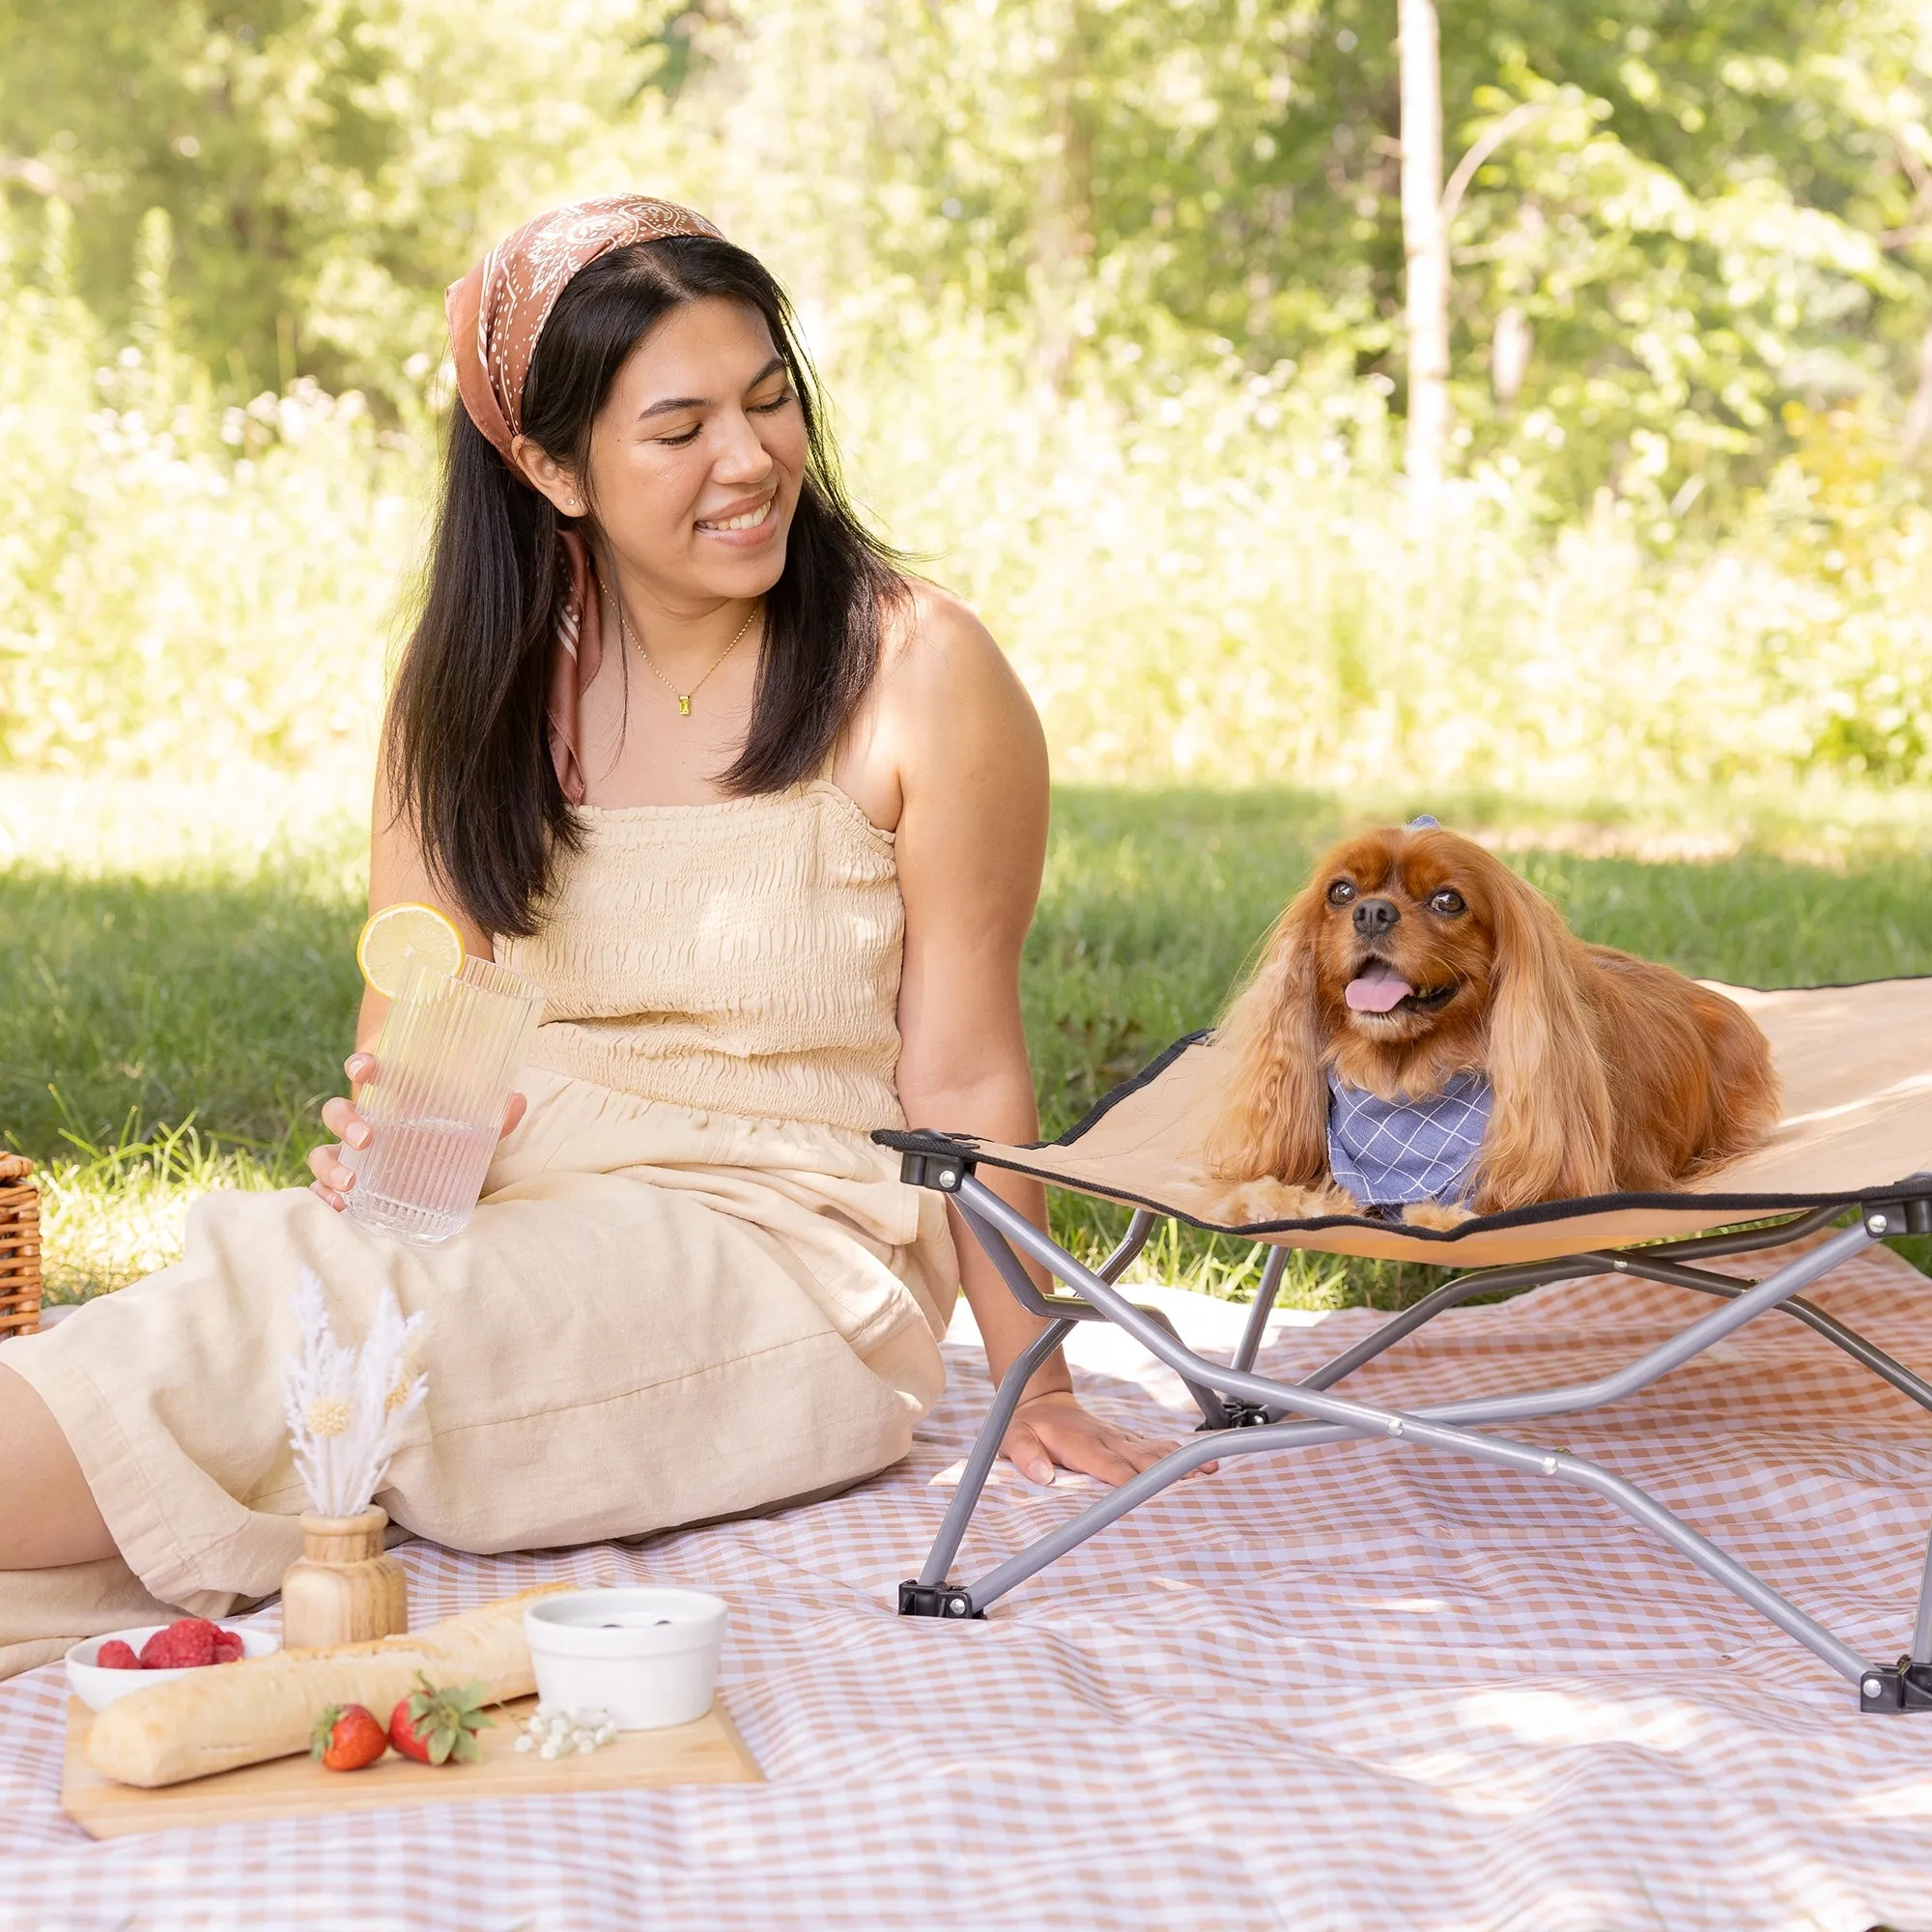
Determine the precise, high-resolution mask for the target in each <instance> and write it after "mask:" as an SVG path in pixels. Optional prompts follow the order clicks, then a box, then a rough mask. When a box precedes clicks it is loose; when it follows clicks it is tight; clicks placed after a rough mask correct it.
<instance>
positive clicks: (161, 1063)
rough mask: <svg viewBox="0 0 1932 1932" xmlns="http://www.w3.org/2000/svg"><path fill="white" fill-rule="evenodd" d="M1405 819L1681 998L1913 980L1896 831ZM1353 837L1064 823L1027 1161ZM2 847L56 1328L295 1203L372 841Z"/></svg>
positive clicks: (1048, 928) (1230, 1281)
mask: <svg viewBox="0 0 1932 1932" xmlns="http://www.w3.org/2000/svg"><path fill="white" fill-rule="evenodd" d="M338 795H339V794H338ZM1422 803H1424V802H1421V801H1404V800H1390V801H1384V802H1383V806H1382V809H1383V810H1384V811H1387V810H1410V809H1420V808H1421V804H1422ZM1427 803H1429V804H1431V805H1433V806H1434V807H1435V809H1436V810H1439V811H1441V812H1442V814H1443V815H1444V816H1445V817H1447V818H1450V819H1452V820H1453V821H1454V822H1458V823H1462V824H1464V825H1469V826H1478V827H1486V828H1487V829H1488V830H1489V831H1490V832H1492V833H1493V834H1495V835H1497V836H1498V837H1499V838H1501V839H1502V842H1504V843H1505V844H1506V845H1508V846H1510V847H1511V848H1512V851H1513V858H1514V862H1515V863H1517V864H1519V865H1520V866H1521V867H1522V868H1523V869H1524V870H1525V871H1526V872H1527V873H1528V874H1529V876H1530V877H1531V878H1533V879H1534V880H1535V881H1536V882H1537V883H1538V884H1539V885H1542V886H1543V887H1545V888H1546V889H1547V890H1548V891H1550V892H1551V893H1553V894H1554V895H1556V897H1557V898H1558V899H1559V900H1560V901H1561V902H1562V904H1563V905H1564V907H1565V908H1566V910H1567V911H1568V913H1569V915H1570V917H1571V919H1572V921H1573V923H1575V924H1576V926H1577V928H1578V929H1579V930H1580V931H1582V932H1583V933H1585V934H1587V935H1588V936H1589V937H1591V938H1594V939H1599V940H1603V941H1605V942H1607V943H1609V944H1611V945H1616V946H1622V947H1627V948H1629V949H1631V950H1632V951H1634V952H1642V953H1646V954H1648V955H1650V956H1652V957H1655V958H1660V959H1664V960H1668V961H1669V962H1671V963H1672V964H1674V965H1677V966H1680V967H1683V968H1685V969H1686V970H1689V971H1691V972H1695V973H1699V974H1704V975H1710V976H1714V977H1718V978H1721V979H1729V980H1739V981H1744V982H1747V983H1751V984H1757V985H1790V984H1801V983H1805V982H1808V981H1817V980H1856V979H1865V978H1874V977H1880V976H1885V975H1890V974H1907V973H1932V859H1927V858H1926V857H1924V856H1922V847H1921V846H1920V845H1919V843H1918V840H1917V839H1916V838H1900V837H1899V836H1897V828H1896V827H1895V826H1893V827H1891V828H1890V829H1888V828H1887V826H1886V825H1885V824H1883V823H1881V824H1879V825H1877V826H1876V827H1875V828H1874V829H1872V830H1870V831H1869V832H1867V833H1866V834H1864V835H1861V837H1859V838H1854V839H1852V840H1850V841H1847V840H1846V839H1845V838H1844V837H1843V836H1842V829H1841V830H1840V834H1839V836H1837V837H1836V838H1830V839H1828V838H1822V837H1820V836H1819V835H1818V832H1817V828H1816V827H1815V826H1812V827H1808V828H1807V827H1804V826H1799V827H1797V828H1796V829H1795V830H1794V829H1793V828H1791V827H1786V828H1784V829H1783V830H1782V831H1777V832H1776V833H1775V835H1772V836H1767V837H1765V838H1762V839H1761V841H1760V842H1759V843H1758V844H1755V845H1753V844H1752V843H1750V842H1748V840H1747V842H1746V843H1745V844H1744V846H1743V848H1742V849H1738V850H1729V849H1727V848H1728V847H1729V846H1730V845H1731V844H1732V843H1733V842H1734V841H1735V834H1734V833H1720V834H1712V835H1710V836H1708V837H1704V836H1701V835H1700V836H1699V837H1698V838H1686V837H1684V836H1682V835H1681V834H1679V835H1673V836H1668V837H1666V836H1662V835H1660V834H1659V833H1658V832H1657V831H1656V830H1655V829H1654V828H1653V829H1649V830H1646V829H1645V827H1644V826H1643V824H1642V823H1640V822H1632V823H1630V824H1627V825H1625V826H1622V827H1618V826H1616V825H1608V826H1605V824H1604V823H1603V822H1602V819H1601V817H1599V818H1598V819H1596V820H1593V821H1590V822H1587V823H1579V822H1578V821H1577V820H1575V819H1565V818H1562V817H1560V816H1558V815H1554V814H1551V813H1548V812H1542V813H1536V812H1529V811H1526V810H1510V809H1508V808H1505V807H1501V806H1498V805H1496V804H1493V803H1470V802H1457V801H1442V800H1432V801H1427ZM1354 815H1356V814H1355V813H1354V812H1353V811H1352V810H1345V808H1344V807H1343V806H1342V805H1341V804H1339V803H1338V802H1337V801H1336V800H1334V799H1332V798H1322V797H1316V796H1310V795H1303V794H1296V793H1293V792H1288V791H1276V792H1243V793H1211V792H1200V791H1195V792H1176V791H1145V792H1135V791H1125V790H1098V789H1094V790H1077V789H1069V790H1064V791H1062V792H1061V793H1060V794H1059V795H1058V796H1057V799H1056V803H1055V817H1054V833H1053V843H1052V849H1051V853H1050V857H1049V862H1048V871H1047V879H1046V888H1045V893H1044V895H1043V898H1042V902H1041V907H1040V912H1039V917H1038V920H1037V923H1036V925H1035V929H1034V933H1033V937H1032V940H1031V942H1030V944H1029V946H1028V952H1027V969H1026V982H1025V992H1026V1004H1027V1024H1028V1033H1029V1037H1030V1039H1031V1042H1032V1047H1033V1053H1034V1062H1035V1067H1036V1072H1037V1080H1038V1085H1039V1094H1040V1106H1041V1112H1042V1116H1043V1119H1044V1122H1045V1127H1046V1131H1047V1132H1048V1133H1049V1134H1051V1133H1055V1132H1058V1131H1059V1130H1060V1129H1062V1128H1063V1127H1065V1125H1067V1124H1068V1123H1069V1122H1071V1121H1073V1120H1074V1119H1076V1118H1077V1117H1078V1116H1079V1115H1080V1114H1081V1113H1083V1112H1084V1111H1085V1110H1086V1109H1087V1108H1088V1107H1089V1106H1090V1105H1091V1104H1092V1103H1093V1101H1094V1099H1095V1098H1097V1097H1098V1095H1099V1094H1101V1093H1103V1092H1104V1091H1105V1090H1106V1089H1107V1088H1108V1087H1109V1086H1111V1085H1112V1084H1114V1083H1115V1082H1116V1081H1117V1080H1119V1079H1122V1078H1123V1077H1124V1076H1126V1075H1127V1074H1129V1073H1131V1072H1133V1071H1134V1070H1136V1069H1137V1068H1138V1067H1139V1066H1140V1065H1142V1064H1143V1063H1144V1062H1145V1061H1146V1060H1148V1059H1149V1058H1150V1057H1151V1055H1152V1054H1153V1053H1154V1052H1156V1051H1157V1050H1158V1049H1159V1048H1160V1047H1161V1046H1163V1045H1165V1044H1166V1043H1167V1041H1168V1040H1170V1039H1171V1038H1173V1037H1175V1036H1176V1035H1178V1034H1179V1033H1183V1032H1186V1031H1188V1030H1189V1029H1192V1028H1194V1027H1198V1026H1202V1025H1204V1024H1207V1023H1208V1022H1209V1021H1210V1020H1211V1019H1212V1018H1213V1017H1214V1015H1215V1013H1216V1010H1217V1009H1218V1008H1219V1006H1220V1003H1221V1002H1222V1000H1223V998H1224V997H1225V994H1226V992H1227V989H1228V987H1229V985H1230V983H1231V982H1232V981H1233V980H1234V979H1235V978H1236V975H1237V974H1238V972H1239V970H1240V968H1241V965H1242V963H1243V960H1244V958H1245V956H1246V955H1247V953H1248V952H1249V949H1250V948H1251V947H1252V945H1253V944H1254V942H1255V940H1256V939H1257V937H1258V936H1259V934H1260V933H1261V932H1262V931H1263V930H1264V927H1265V926H1266V924H1267V923H1268V921H1269V920H1270V919H1271V918H1272V917H1273V915H1274V913H1275V912H1276V910H1277V909H1278V908H1279V906H1280V904H1281V902H1282V901H1283V899H1284V898H1285V897H1286V896H1287V895H1289V894H1290V892H1291V891H1293V888H1294V887H1295V886H1296V885H1297V884H1298V883H1299V881H1300V879H1301V877H1302V875H1303V873H1304V872H1305V870H1306V868H1307V867H1308V865H1309V863H1310V861H1311V859H1312V857H1313V855H1314V853H1315V852H1316V851H1317V850H1318V849H1319V848H1320V847H1321V845H1322V844H1323V843H1325V842H1326V840H1327V839H1328V838H1331V837H1332V836H1333V835H1334V834H1335V833H1336V832H1337V831H1338V830H1339V829H1340V828H1341V827H1342V826H1343V825H1344V824H1345V823H1347V822H1349V819H1350V817H1352V816H1354ZM0 825H4V826H5V827H6V828H7V831H8V833H9V834H10V835H11V843H10V845H9V846H8V847H7V848H5V849H6V850H7V852H8V854H9V858H10V863H9V864H8V865H7V866H6V867H5V868H4V869H0V932H4V934H5V941H6V943H5V946H4V948H0V1139H4V1141H6V1142H7V1143H8V1144H11V1145H13V1146H14V1147H17V1148H20V1149H22V1150H23V1151H26V1152H28V1153H30V1154H33V1155H35V1156H36V1157H37V1158H40V1159H42V1160H44V1161H47V1162H49V1163H50V1164H51V1172H50V1174H49V1176H48V1239H47V1272H48V1280H49V1286H50V1290H51V1292H52V1294H53V1295H54V1296H55V1297H56V1298H71V1297H74V1296H80V1295H85V1294H88V1293H95V1292H98V1291H99V1290H101V1289H104V1288H109V1287H113V1286H117V1285H119V1284H120V1283H121V1282H123V1281H126V1280H128V1279H130V1278H132V1277H133V1276H135V1275H138V1274H139V1273H141V1272H144V1271H146V1270H147V1269H148V1268H151V1267H154V1266H156V1265H160V1264H164V1263H165V1262H166V1261H167V1260H168V1259H170V1258H171V1257H172V1255H173V1254H174V1252H176V1250H177V1247H178V1243H179V1240H180V1222H181V1216H182V1214H183V1212H184V1211H185V1205H186V1202H187V1201H188V1200H189V1199H190V1198H191V1197H192V1196H193V1195H194V1194H196V1193H198V1192H200V1191H202V1190H203V1189H205V1188H207V1187H208V1186H211V1185H216V1184H231V1185H253V1186H266V1185H275V1184H282V1183H286V1182H289V1181H292V1180H294V1179H298V1177H300V1175H301V1173H302V1168H301V1157H302V1155H303V1153H304V1152H305V1151H306V1150H307V1148H308V1147H309V1146H310V1145H311V1144H312V1143H313V1142H314V1141H315V1140H316V1139H318V1138H319V1137H320V1126H319V1123H318V1122H317V1120H316V1108H317V1106H318V1105H319V1103H320V1101H321V1099H322V1097H323V1096H324V1095H326V1094H328V1093H331V1092H333V1091H335V1090H336V1086H337V1084H338V1080H339V1072H338V1069H339V1063H340V1060H341V1057H342V1054H343V1052H344V1051H345V1047H346V1042H347V1040H348V1037H349V1031H350V1027H351V1023H352V1018H353V1013H354V1009H355V999H356V994H357V989H358V980H357V978H356V973H355V963H354V959H353V956H352V946H353V942H354V937H355V928H356V925H357V923H358V922H359V920H360V918H361V912H362V905H361V887H360V868H361V845H362V840H363V833H362V830H361V825H360V822H359V813H356V812H354V811H351V810H348V809H346V808H341V807H330V806H328V805H327V800H326V799H325V800H324V802H323V809H321V810H314V809H310V808H307V807H306V806H305V805H304V803H303V799H302V795H301V794H300V792H299V791H298V790H291V789H290V788H289V787H287V786H278V785H277V784H276V783H275V782H274V781H269V782H267V783H266V785H264V786H258V787H257V789H255V790H254V791H252V792H247V793H245V794H244V793H234V792H217V791H208V792H198V791H184V790H182V789H180V788H174V789H163V788H161V787H159V786H142V785H133V784H126V785H121V786H115V787H108V788H104V789H103V788H90V789H82V788H80V787H78V786H76V785H61V786H52V785H50V784H48V783H46V782H43V781H17V780H15V781H5V782H4V783H0ZM1519 848H1520V849H1519ZM1687 850H1688V851H1691V852H1700V851H1701V852H1702V853H1704V854H1705V855H1706V856H1696V857H1685V856H1681V854H1682V853H1684V852H1685V851H1687ZM1711 853H1717V854H1718V855H1719V856H1709V854H1711ZM184 1124H186V1125H187V1128H188V1130H187V1131H186V1132H185V1133H183V1132H182V1131H181V1129H182V1127H183V1126H184ZM1056 1220H1057V1224H1058V1226H1059V1229H1060V1232H1061V1233H1062V1234H1063V1235H1065V1236H1076V1237H1078V1238H1080V1239H1082V1240H1083V1241H1084V1242H1086V1243H1088V1244H1091V1243H1093V1242H1095V1241H1097V1240H1100V1239H1102V1238H1104V1237H1105V1236H1107V1235H1108V1234H1110V1233H1111V1232H1112V1231H1113V1230H1114V1229H1115V1228H1117V1227H1118V1225H1119V1222H1118V1220H1117V1219H1116V1218H1115V1217H1112V1216H1110V1215H1109V1214H1107V1213H1105V1212H1104V1211H1101V1210H1096V1209H1094V1208H1091V1207H1087V1206H1083V1205H1080V1204H1076V1203H1073V1202H1061V1203H1058V1204H1057V1205H1056ZM1246 1257H1247V1250H1246V1249H1245V1247H1238V1246H1237V1247H1232V1248H1230V1247H1224V1246H1221V1245H1219V1244H1215V1243H1211V1242H1207V1241H1204V1240H1198V1239H1193V1238H1189V1239H1187V1240H1183V1241H1181V1242H1179V1243H1178V1244H1174V1243H1171V1244H1170V1245H1169V1246H1168V1247H1167V1248H1166V1249H1165V1250H1162V1251H1160V1252H1158V1253H1157V1254H1156V1255H1154V1256H1153V1257H1151V1262H1152V1264H1153V1266H1154V1267H1155V1268H1157V1269H1158V1270H1159V1271H1161V1272H1163V1273H1164V1274H1165V1275H1166V1276H1167V1277H1168V1278H1170V1279H1173V1278H1184V1279H1188V1280H1190V1281H1192V1282H1194V1283H1195V1284H1196V1285H1198V1286H1202V1287H1208V1288H1211V1289H1214V1290H1217V1291H1219V1292H1222V1293H1228V1292H1235V1293H1238V1292H1239V1291H1240V1289H1241V1288H1242V1287H1243V1286H1244V1285H1245V1281H1246V1279H1247V1275H1248V1268H1247V1262H1246ZM1425 1279H1426V1276H1425V1273H1424V1271H1423V1270H1419V1269H1409V1270H1406V1271H1400V1272H1398V1271H1396V1270H1388V1269H1383V1270H1378V1269H1376V1268H1374V1267H1372V1266H1368V1265H1366V1264H1355V1265H1354V1266H1352V1267H1350V1268H1348V1269H1345V1268H1344V1267H1343V1266H1342V1265H1341V1264H1331V1263H1327V1262H1324V1261H1313V1260H1306V1259H1303V1260H1299V1261H1298V1262H1297V1264H1296V1273H1295V1274H1294V1276H1293V1278H1292V1281H1291V1293H1292V1295H1293V1298H1296V1299H1299V1300H1301V1301H1303V1302H1304V1303H1309V1304H1314V1305H1325V1304H1332V1303H1336V1302H1339V1301H1344V1300H1354V1299H1359V1298H1364V1297H1367V1298H1372V1299H1375V1300H1377V1301H1378V1302H1383V1303H1391V1302H1395V1301H1399V1300H1402V1299H1405V1298H1407V1296H1409V1295H1411V1294H1412V1293H1415V1292H1416V1291H1417V1290H1418V1289H1419V1288H1420V1286H1421V1285H1422V1284H1423V1282H1424V1280H1425Z"/></svg>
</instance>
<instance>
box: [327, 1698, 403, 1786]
mask: <svg viewBox="0 0 1932 1932" xmlns="http://www.w3.org/2000/svg"><path fill="white" fill-rule="evenodd" d="M388 1748H389V1739H388V1734H387V1733H386V1732H385V1731H384V1729H383V1727H382V1725H381V1724H379V1723H378V1722H377V1721H376V1715H375V1713H374V1712H373V1711H370V1710H367V1709H365V1708H364V1707H363V1706H362V1705H360V1704H331V1705H330V1706H329V1707H328V1709H327V1710H326V1711H325V1712H324V1713H323V1714H322V1716H321V1717H319V1718H318V1719H316V1720H315V1729H314V1731H313V1732H312V1733H311V1734H310V1737H309V1744H308V1754H309V1756H310V1757H313V1758H320V1759H321V1760H322V1763H323V1765H324V1767H325V1768H326V1769H327V1770H329V1771H360V1770H361V1769H362V1767H363V1766H364V1765H369V1764H374V1763H375V1762H376V1760H377V1759H378V1758H379V1757H381V1756H382V1755H383V1753H384V1751H385V1750H387V1749H388Z"/></svg>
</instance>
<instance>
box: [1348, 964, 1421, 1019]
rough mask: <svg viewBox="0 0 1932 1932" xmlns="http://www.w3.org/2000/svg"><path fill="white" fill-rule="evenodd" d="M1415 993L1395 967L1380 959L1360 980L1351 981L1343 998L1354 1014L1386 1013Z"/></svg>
mask: <svg viewBox="0 0 1932 1932" xmlns="http://www.w3.org/2000/svg"><path fill="white" fill-rule="evenodd" d="M1414 991H1415V988H1414V987H1413V986H1411V985H1410V984H1409V983H1408V981H1407V980H1405V979H1404V978H1403V977H1402V975H1401V974H1400V973H1398V972H1397V971H1396V970H1395V968H1394V967H1393V966H1391V965H1389V964H1387V963H1386V961H1384V960H1380V959H1378V960H1377V961H1376V962H1375V963H1374V964H1373V965H1372V966H1370V968H1369V969H1368V971H1367V972H1366V973H1364V974H1363V975H1362V976H1361V978H1360V979H1357V980H1350V981H1349V990H1348V992H1347V993H1346V994H1345V995H1344V996H1343V997H1344V998H1346V999H1347V1001H1348V1002H1349V1006H1350V1010H1352V1011H1354V1012H1358V1013H1386V1012H1389V1011H1391V1010H1392V1009H1394V1008H1396V1007H1398V1006H1400V1005H1401V1004H1402V1002H1403V1001H1404V1000H1406V999H1407V998H1408V996H1409V994H1411V993H1412V992H1414Z"/></svg>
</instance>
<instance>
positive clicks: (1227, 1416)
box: [1194, 1395, 1274, 1435]
mask: <svg viewBox="0 0 1932 1932" xmlns="http://www.w3.org/2000/svg"><path fill="white" fill-rule="evenodd" d="M1273 1420H1274V1417H1273V1416H1271V1415H1270V1414H1269V1413H1268V1412H1267V1410H1266V1409H1264V1407H1263V1406H1261V1404H1260V1403H1258V1402H1236V1400H1235V1399H1234V1398H1233V1397H1232V1396H1225V1395H1224V1396H1223V1397H1222V1398H1221V1420H1220V1421H1219V1422H1197V1423H1196V1424H1195V1425H1194V1433H1195V1435H1204V1434H1206V1433H1207V1432H1208V1430H1210V1429H1264V1428H1265V1427H1266V1426H1267V1425H1268V1424H1269V1423H1270V1422H1272V1421H1273Z"/></svg>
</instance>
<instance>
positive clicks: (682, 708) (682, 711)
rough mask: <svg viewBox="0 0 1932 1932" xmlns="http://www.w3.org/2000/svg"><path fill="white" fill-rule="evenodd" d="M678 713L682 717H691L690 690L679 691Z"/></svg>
mask: <svg viewBox="0 0 1932 1932" xmlns="http://www.w3.org/2000/svg"><path fill="white" fill-rule="evenodd" d="M677 715H678V716H679V717H680V718H689V717H690V716H691V695H690V693H689V692H680V693H678V695H677Z"/></svg>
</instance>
